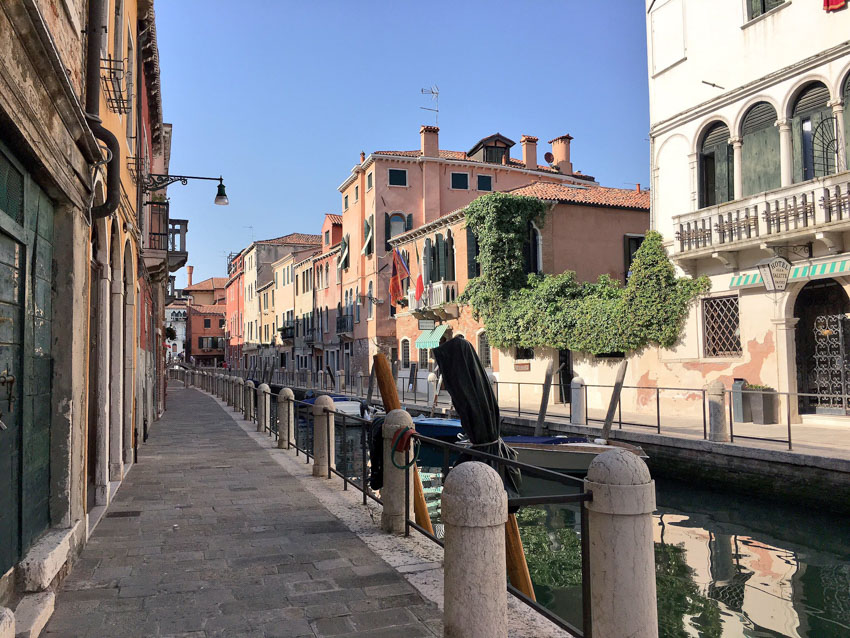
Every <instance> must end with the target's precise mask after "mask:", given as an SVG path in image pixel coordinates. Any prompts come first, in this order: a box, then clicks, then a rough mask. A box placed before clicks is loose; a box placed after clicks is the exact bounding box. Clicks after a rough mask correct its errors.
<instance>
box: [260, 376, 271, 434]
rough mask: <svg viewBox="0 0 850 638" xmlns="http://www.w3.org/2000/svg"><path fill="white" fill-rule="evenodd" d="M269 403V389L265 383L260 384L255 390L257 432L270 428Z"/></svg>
mask: <svg viewBox="0 0 850 638" xmlns="http://www.w3.org/2000/svg"><path fill="white" fill-rule="evenodd" d="M271 402H272V399H271V388H270V387H269V386H268V384H267V383H261V384H260V387H259V388H257V432H265V431H266V430H268V429H270V428H271V421H270V419H271Z"/></svg>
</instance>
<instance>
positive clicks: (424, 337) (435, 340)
mask: <svg viewBox="0 0 850 638" xmlns="http://www.w3.org/2000/svg"><path fill="white" fill-rule="evenodd" d="M448 327H449V324H447V323H443V324H440V325H439V326H437V327H436V328H434V329H433V330H426V331H425V332H423V333H422V334H421V335H419V338H418V339H417V340H416V349H417V350H425V349H426V348H427V349H429V350H430V349H431V348H436V347H437V346H439V345H440V339H442V338H443V334H445V332H446V330H448Z"/></svg>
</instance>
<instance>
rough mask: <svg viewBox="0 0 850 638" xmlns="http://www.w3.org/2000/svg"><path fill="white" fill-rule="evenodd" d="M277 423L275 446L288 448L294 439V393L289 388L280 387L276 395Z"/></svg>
mask: <svg viewBox="0 0 850 638" xmlns="http://www.w3.org/2000/svg"><path fill="white" fill-rule="evenodd" d="M277 397H278V398H277V412H278V415H279V417H280V418H279V421H280V424H279V425H278V428H279V430H278V437H277V447H278V448H280V449H283V450H288V449H289V446H290V444H291V442H292V441H294V440H295V404H294V403H293V401H294V400H295V393H294V392H293V391H292V390H290V389H289V388H282V389H281V391H280V392H279V393H278V395H277Z"/></svg>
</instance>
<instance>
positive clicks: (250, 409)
mask: <svg viewBox="0 0 850 638" xmlns="http://www.w3.org/2000/svg"><path fill="white" fill-rule="evenodd" d="M253 414H254V382H253V381H250V380H249V381H246V382H245V400H244V401H243V402H242V418H244V419H245V420H246V421H250V420H251V419H252V418H253V417H252V415H253Z"/></svg>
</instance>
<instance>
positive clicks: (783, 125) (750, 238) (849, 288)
mask: <svg viewBox="0 0 850 638" xmlns="http://www.w3.org/2000/svg"><path fill="white" fill-rule="evenodd" d="M646 11H647V14H646V18H647V19H646V30H647V44H648V47H647V49H648V67H649V68H648V70H649V98H650V118H651V131H650V141H651V157H652V173H651V180H652V217H653V227H654V228H655V229H657V230H659V231H660V232H661V233H663V235H664V237H665V240H666V242H667V246H668V251H669V252H670V255H671V257H672V258H673V260H674V262H675V263H676V264H677V266H679V267H680V268H681V269H682V270H683V271H685V272H687V273H689V274H692V275H695V276H696V275H707V276H708V277H710V279H711V283H712V289H711V292H710V294H709V295H707V296H706V298H704V299H702V300H700V302H699V303H698V304H697V305H696V306H695V307H694V309H693V310H692V312H691V315H690V317H689V319H688V322H687V328H686V332H685V334H684V336H683V338H682V340H681V342H680V344H679V345H678V346H677V347H676V348H674V349H672V350H668V351H652V352H646V353H644V354H643V355H642V356H641V357H639V358H636V360H635V361H634V363H633V365H632V369H631V370H630V377H631V382H633V383H637V384H639V385H659V386H664V385H674V384H675V385H677V386H679V387H690V388H700V387H703V386H704V384H705V383H706V382H708V381H712V380H715V379H719V380H721V381H723V382H724V383H725V385H726V386H727V387H728V386H729V385H731V383H732V380H733V379H734V378H745V379H747V380H748V381H749V382H750V383H758V384H765V385H769V386H771V387H773V388H775V389H777V390H779V391H780V392H792V393H796V392H802V393H810V394H811V395H812V396H808V397H794V398H792V399H791V400H790V405H788V404H786V403H785V401H784V400H782V401H781V402H780V403H779V404H778V405H777V407H778V408H779V409H780V412H779V414H780V415H782V418H783V420H784V418H785V416H786V414H791V415H792V419H793V420H798V419H797V416H798V412H799V413H800V414H803V415H805V414H810V413H811V414H814V413H820V414H822V413H832V414H842V415H843V414H847V411H848V405H846V401H845V400H843V399H841V398H839V397H835V396H829V395H832V394H844V393H847V392H848V390H850V366H848V361H850V356H848V355H847V353H846V352H845V350H847V351H850V322H848V321H847V320H846V319H845V318H844V316H845V314H846V313H848V312H850V297H848V292H850V242H848V241H847V239H848V233H849V232H850V173H849V172H848V171H847V166H848V164H847V157H848V139H850V138H848V135H847V132H848V131H850V108H848V107H847V101H848V98H850V8H848V7H844V8H843V9H841V10H838V11H829V12H828V11H825V10H824V8H823V3H820V2H803V1H802V0H784V1H783V0H715V1H714V2H705V1H704V0H647V1H646ZM775 254H778V255H781V256H782V257H785V258H786V259H788V260H789V261H790V262H791V264H792V266H791V270H790V278H789V282H788V286H787V289H786V290H785V291H784V292H779V293H767V292H766V290H765V287H764V284H763V282H762V280H761V278H760V277H759V275H758V270H757V267H756V264H757V263H758V262H759V261H762V260H764V259H766V258H769V257H771V256H773V255H775ZM845 343H846V344H847V346H845V345H844V344H845ZM827 352H828V353H829V355H830V356H821V355H822V354H825V353H827ZM685 399H686V398H685ZM699 399H700V397H699V396H698V395H696V394H694V395H693V397H692V400H693V401H697V402H698V401H699ZM789 408H790V411H786V410H787V409H789ZM804 418H806V417H804ZM808 418H812V417H808Z"/></svg>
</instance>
